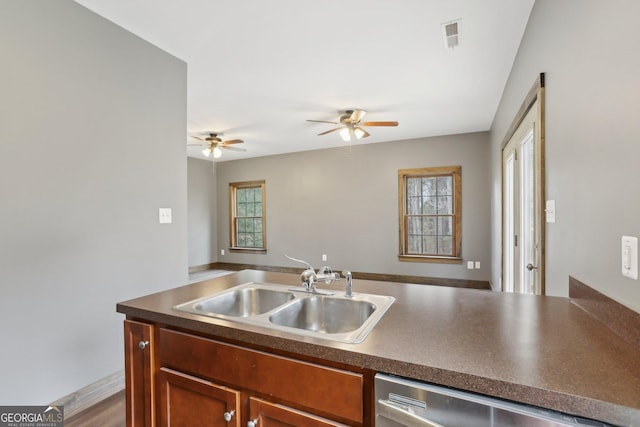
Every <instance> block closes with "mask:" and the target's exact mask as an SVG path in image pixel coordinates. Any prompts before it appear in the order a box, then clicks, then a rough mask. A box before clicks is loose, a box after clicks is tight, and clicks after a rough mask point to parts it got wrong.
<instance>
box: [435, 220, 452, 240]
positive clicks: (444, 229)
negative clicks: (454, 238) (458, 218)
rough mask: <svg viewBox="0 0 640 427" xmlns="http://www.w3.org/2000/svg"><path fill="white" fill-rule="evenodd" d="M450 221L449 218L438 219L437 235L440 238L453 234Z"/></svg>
mask: <svg viewBox="0 0 640 427" xmlns="http://www.w3.org/2000/svg"><path fill="white" fill-rule="evenodd" d="M452 220H453V218H451V217H450V216H447V217H439V218H438V234H439V235H441V236H451V235H452V234H453V227H452Z"/></svg>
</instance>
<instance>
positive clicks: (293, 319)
mask: <svg viewBox="0 0 640 427" xmlns="http://www.w3.org/2000/svg"><path fill="white" fill-rule="evenodd" d="M375 311H376V305H375V304H373V303H371V302H368V301H354V300H352V299H347V298H334V297H327V296H318V295H315V296H311V297H308V298H303V299H299V300H297V301H295V302H294V303H292V304H289V305H287V306H286V307H283V308H282V309H280V310H278V311H277V312H276V313H274V314H272V315H271V316H269V321H270V322H272V323H275V324H276V325H281V326H288V327H290V328H298V329H305V330H307V331H316V332H320V333H323V334H338V333H343V332H352V331H355V330H356V329H358V328H359V327H361V326H362V325H363V324H364V322H366V321H367V319H368V318H369V317H370V316H371V315H372V314H373V313H374V312H375Z"/></svg>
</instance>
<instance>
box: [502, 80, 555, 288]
mask: <svg viewBox="0 0 640 427" xmlns="http://www.w3.org/2000/svg"><path fill="white" fill-rule="evenodd" d="M544 98H545V76H544V73H540V74H539V75H538V76H537V78H536V80H535V82H534V83H533V85H532V86H531V89H529V92H528V93H527V95H526V97H525V99H524V101H523V102H522V104H521V106H520V109H519V110H518V112H517V114H516V116H515V118H514V119H513V121H512V122H511V126H509V129H508V130H507V133H506V134H505V136H504V138H503V140H502V143H501V144H500V179H501V189H500V194H501V202H500V208H501V211H500V216H501V224H500V246H501V251H500V254H501V255H500V257H501V260H500V291H502V292H503V291H504V283H503V279H504V278H503V274H504V251H505V248H504V235H503V234H504V222H505V219H504V215H503V212H504V203H505V194H504V191H503V189H504V178H505V171H504V162H503V152H504V149H505V148H506V146H507V144H508V143H509V141H510V140H511V138H512V137H513V135H514V134H515V133H516V131H517V130H518V128H519V127H520V125H521V124H522V121H523V120H524V118H525V116H526V115H527V113H528V112H529V111H530V110H531V107H532V106H533V105H534V104H535V103H536V102H537V110H538V112H537V118H536V131H537V132H534V138H536V141H535V142H536V144H539V147H540V160H539V167H540V197H541V200H540V202H541V203H540V209H541V212H539V214H540V218H541V221H540V236H541V237H540V260H539V265H538V272H539V274H540V294H541V295H545V294H546V288H545V276H546V274H545V271H546V245H545V240H546V239H545V237H546V226H545V224H546V221H545V212H544V208H545V200H546V187H545V175H546V173H545V163H546V162H545V105H544Z"/></svg>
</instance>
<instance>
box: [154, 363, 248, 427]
mask: <svg viewBox="0 0 640 427" xmlns="http://www.w3.org/2000/svg"><path fill="white" fill-rule="evenodd" d="M158 393H159V395H160V402H159V407H158V410H159V413H158V419H159V425H160V426H162V427H164V426H171V427H180V426H185V427H193V426H209V427H231V426H233V427H240V417H241V414H240V392H239V391H236V390H233V389H230V388H227V387H223V386H218V385H215V384H213V383H212V382H210V381H206V380H203V379H200V378H196V377H193V376H191V375H187V374H183V373H181V372H177V371H173V370H171V369H167V368H161V369H160V372H159V373H158Z"/></svg>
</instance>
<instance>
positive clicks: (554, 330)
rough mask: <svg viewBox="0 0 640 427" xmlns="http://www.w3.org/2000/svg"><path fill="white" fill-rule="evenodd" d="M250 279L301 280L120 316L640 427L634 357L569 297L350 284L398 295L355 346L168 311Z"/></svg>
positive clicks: (183, 295) (259, 274)
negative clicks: (253, 285) (238, 288)
mask: <svg viewBox="0 0 640 427" xmlns="http://www.w3.org/2000/svg"><path fill="white" fill-rule="evenodd" d="M251 281H254V282H265V283H275V284H285V285H299V276H298V275H294V274H285V273H273V272H263V271H254V270H245V271H241V272H239V273H234V274H230V275H227V276H222V277H218V278H215V279H211V280H207V281H204V282H200V283H195V284H192V285H187V286H183V287H180V288H176V289H172V290H168V291H164V292H160V293H157V294H153V295H149V296H145V297H142V298H137V299H133V300H130V301H126V302H122V303H120V304H118V306H117V310H118V312H120V313H124V314H126V315H127V317H128V318H130V319H144V320H148V321H152V322H158V323H162V324H165V325H169V326H174V327H179V328H184V329H188V330H192V331H194V332H196V333H197V332H200V333H203V334H207V335H212V336H217V337H220V338H221V339H229V340H234V341H241V342H245V343H247V344H248V345H255V346H259V347H263V348H272V349H275V350H282V351H288V352H294V353H298V354H301V355H305V356H308V357H315V358H322V359H325V360H330V361H333V362H338V363H345V364H348V365H352V366H357V367H365V368H369V369H373V370H376V371H380V372H386V373H391V374H396V375H401V376H404V377H409V378H414V379H418V380H423V381H428V382H433V383H437V384H441V385H445V386H449V387H455V388H459V389H463V390H468V391H472V392H476V393H482V394H486V395H490V396H495V397H499V398H504V399H509V400H513V401H517V402H522V403H527V404H531V405H536V406H541V407H545V408H550V409H554V410H557V411H561V412H566V413H569V414H573V415H578V416H582V417H585V418H592V419H596V420H600V421H604V422H608V423H612V424H616V425H623V426H640V352H638V351H637V349H636V348H634V347H633V346H631V345H630V344H629V343H627V342H625V341H624V340H622V339H621V338H620V337H619V336H618V335H616V334H614V333H613V332H612V331H611V330H610V329H608V328H607V327H606V326H605V325H604V324H602V323H601V322H599V321H597V320H596V319H595V318H594V317H592V316H591V315H589V314H588V313H587V312H585V311H584V310H583V309H581V308H580V307H578V306H577V305H575V304H573V303H572V300H571V299H568V298H560V297H537V296H530V295H518V294H507V293H498V292H491V291H483V290H474V289H457V288H448V287H441V286H428V285H411V284H400V283H389V282H376V281H367V280H354V281H353V290H354V292H356V293H357V292H361V293H371V294H380V295H391V296H394V297H395V298H396V301H395V303H394V304H393V305H392V306H391V308H390V309H389V310H388V311H387V313H386V314H385V315H384V317H383V318H382V319H381V320H380V322H379V323H378V324H377V325H376V327H375V328H374V329H373V331H372V332H371V333H370V334H369V336H368V337H367V338H366V339H365V340H364V342H362V343H360V344H344V343H338V342H333V341H329V340H322V339H317V338H311V337H304V336H300V335H295V334H290V333H285V332H280V331H274V330H272V329H266V328H261V327H257V326H250V325H245V324H241V323H235V322H229V321H225V320H219V319H214V318H209V317H205V316H199V315H192V314H188V313H184V312H179V311H175V310H173V309H172V308H171V307H172V306H173V305H175V304H179V303H183V302H186V301H189V300H192V299H196V298H200V297H204V296H207V295H211V294H213V293H215V292H219V291H221V290H224V289H226V288H229V287H231V286H235V285H238V284H242V283H247V282H251ZM343 284H344V281H341V282H340V283H339V284H337V285H329V286H324V287H326V288H329V289H336V290H343ZM321 287H322V286H321Z"/></svg>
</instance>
